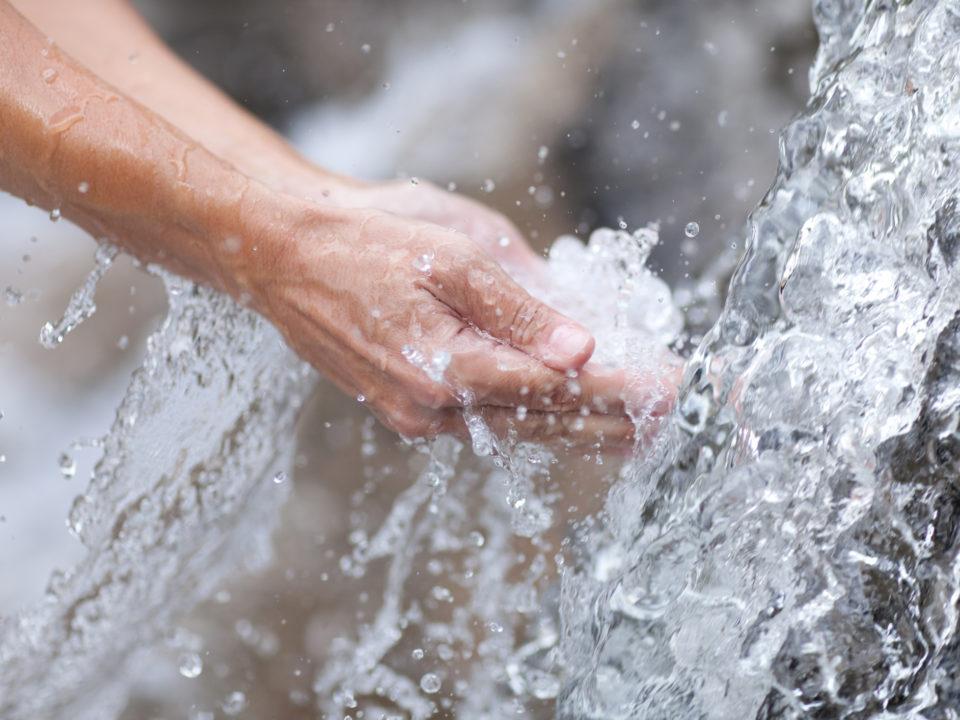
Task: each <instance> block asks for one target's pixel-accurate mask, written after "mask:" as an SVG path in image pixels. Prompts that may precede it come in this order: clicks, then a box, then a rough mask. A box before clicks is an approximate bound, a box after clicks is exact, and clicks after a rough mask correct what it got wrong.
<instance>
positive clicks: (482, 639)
mask: <svg viewBox="0 0 960 720" xmlns="http://www.w3.org/2000/svg"><path fill="white" fill-rule="evenodd" d="M814 12H815V15H816V20H817V23H818V28H819V31H820V35H821V43H822V45H821V49H820V52H819V55H818V58H817V61H816V63H815V65H814V67H813V69H812V71H811V86H812V91H813V97H812V99H811V101H810V104H809V106H808V108H807V109H806V111H805V112H804V113H803V114H801V115H800V116H799V117H798V118H797V119H796V120H795V121H794V122H793V123H791V124H790V125H789V126H788V128H787V129H786V130H785V131H784V132H783V135H782V138H781V159H780V168H779V172H778V175H777V179H776V181H775V183H774V185H773V187H772V188H771V190H770V191H769V192H768V194H767V196H766V197H765V199H764V201H763V203H762V204H761V206H760V207H759V208H758V209H757V210H756V211H755V212H754V213H753V215H752V217H751V218H750V221H749V225H748V228H747V242H746V249H745V254H744V256H743V258H742V260H741V262H740V265H739V267H738V269H737V271H736V273H735V275H734V278H733V281H732V283H731V286H730V290H729V294H728V298H727V301H726V304H725V307H724V308H723V311H722V313H721V315H720V318H719V321H718V322H717V323H716V325H715V326H714V327H713V329H712V330H711V331H710V332H709V333H708V334H707V335H706V337H705V338H704V339H703V341H702V342H701V343H700V344H699V346H698V347H696V348H695V349H694V350H693V351H692V354H691V356H690V358H689V359H688V361H687V363H686V366H685V369H684V381H683V386H682V391H681V395H680V398H679V401H678V404H677V408H676V410H675V412H674V413H673V414H672V415H671V416H670V417H669V418H668V419H667V420H666V421H665V422H664V423H663V426H662V427H661V428H660V431H659V434H658V435H657V436H656V438H655V439H653V440H652V441H648V442H646V443H645V444H644V447H643V448H642V449H638V452H637V453H636V457H635V458H633V459H632V460H631V461H630V462H629V463H627V464H626V466H625V467H624V468H623V469H622V470H621V471H620V472H619V477H618V479H617V481H616V483H615V484H614V486H613V487H612V488H611V489H610V490H609V493H608V495H607V500H606V504H605V508H604V509H603V510H602V512H600V513H599V514H597V515H595V516H594V517H583V514H582V513H581V512H579V510H578V509H577V508H571V507H567V505H568V503H569V500H568V499H564V489H563V488H560V487H558V486H557V484H556V483H555V482H554V481H553V479H552V477H551V470H552V468H553V467H555V465H556V463H557V462H558V459H557V457H556V455H555V454H554V453H553V452H550V451H548V450H545V449H543V448H540V447H537V446H534V445H527V444H518V443H516V442H512V441H511V440H510V439H509V438H508V439H497V438H495V437H493V436H492V435H491V434H490V433H489V431H488V430H487V429H486V427H485V426H484V425H483V422H482V420H481V419H480V417H479V416H478V415H473V414H470V413H468V420H469V424H470V427H471V430H472V435H473V437H472V440H473V442H472V447H471V445H470V444H464V443H461V442H459V441H457V440H454V439H452V438H441V439H439V440H437V441H434V442H431V443H425V442H419V443H412V444H411V445H410V447H409V449H408V452H409V453H410V455H411V456H413V457H420V458H421V463H420V464H421V466H422V468H423V469H422V471H421V472H419V474H418V475H417V476H416V477H415V478H414V479H413V481H412V482H411V483H410V484H409V486H408V488H407V489H406V490H405V491H404V492H403V493H402V494H401V495H400V496H399V497H398V499H397V500H396V502H395V503H394V504H393V506H392V508H391V509H390V511H389V512H388V513H387V516H386V519H385V520H384V521H383V522H382V523H377V524H376V525H375V526H372V527H371V526H369V525H368V524H366V523H365V522H364V521H363V518H362V517H360V518H359V519H357V520H355V521H354V527H353V531H352V532H351V534H350V543H351V546H350V548H349V550H348V552H346V553H345V554H344V555H343V557H341V558H340V562H339V566H340V572H341V573H342V574H343V575H344V576H346V577H361V576H364V575H365V574H367V573H376V574H377V575H378V576H379V577H382V578H383V589H382V594H381V597H380V602H379V609H378V610H377V611H376V612H375V613H373V615H372V617H371V618H370V620H369V622H368V623H367V624H365V625H364V626H363V627H362V628H361V630H360V632H359V633H358V634H357V635H356V636H346V635H345V636H342V637H340V638H338V639H337V640H336V641H335V643H334V646H333V647H332V648H331V657H330V660H329V661H328V662H327V664H326V665H325V666H324V667H322V668H320V669H319V670H317V672H316V675H315V678H314V681H313V690H314V692H315V698H316V703H317V707H316V711H317V713H318V714H319V716H320V717H326V718H337V719H338V720H339V719H340V718H351V720H359V719H360V718H365V719H367V720H369V719H371V718H373V719H374V720H396V719H399V718H412V719H414V720H427V719H428V718H431V717H434V716H437V715H438V714H439V716H445V717H457V718H464V719H467V720H474V719H475V720H481V719H484V720H486V719H489V720H494V719H496V720H500V719H501V718H504V717H508V716H526V717H549V716H556V717H560V718H569V719H571V720H574V719H576V720H587V719H596V720H601V719H602V720H615V719H616V720H628V719H629V720H633V719H636V718H647V719H651V720H653V719H655V720H660V719H661V718H663V719H668V718H669V719H670V720H683V719H685V718H691V719H693V718H697V719H700V718H705V719H706V718H709V719H711V720H713V719H716V720H720V719H728V718H729V719H731V720H742V719H743V718H750V717H756V718H784V719H786V718H868V717H869V718H876V717H885V718H893V717H904V718H925V719H927V720H933V719H940V718H942V719H944V720H947V719H948V718H957V717H960V710H958V708H960V681H958V680H957V678H958V677H960V638H958V634H957V631H958V613H957V607H958V602H960V555H958V552H957V543H958V539H960V538H958V533H960V517H958V514H960V488H958V477H960V282H958V281H960V277H958V274H960V270H958V269H957V259H958V256H960V207H958V196H960V173H958V172H957V168H956V164H957V162H958V161H960V3H957V2H956V1H955V0H913V1H912V2H911V1H910V0H903V1H900V2H894V1H893V0H868V1H866V2H863V1H860V0H816V1H815V2H814ZM690 232H691V233H695V232H696V230H695V229H691V230H690ZM656 237H657V233H656V229H655V228H652V227H651V228H642V229H640V230H637V231H636V232H627V231H626V230H619V231H616V230H601V231H598V232H597V233H595V234H594V235H593V236H592V238H591V241H590V243H589V245H588V246H584V245H582V244H581V243H580V242H579V241H577V240H574V239H571V238H564V239H561V240H559V241H558V242H557V243H556V244H555V245H554V247H553V250H552V252H551V256H550V263H549V267H550V273H549V277H550V280H549V281H548V282H539V283H535V284H533V285H532V286H531V289H532V290H533V291H534V292H536V293H538V294H540V295H541V296H543V297H544V298H545V299H547V300H548V301H550V302H551V303H553V304H555V305H557V306H558V307H560V308H561V309H563V310H565V311H566V312H569V313H570V314H572V315H574V316H575V317H578V318H579V319H581V320H582V321H583V322H585V323H587V324H588V325H590V326H591V327H592V328H593V329H594V331H595V332H596V334H597V337H598V341H599V345H598V347H599V350H598V358H599V359H600V360H602V361H604V362H608V363H611V364H617V365H626V366H628V367H630V368H631V369H632V371H633V372H634V374H635V376H636V377H637V379H638V382H640V381H642V380H643V379H644V378H648V377H649V376H650V375H651V374H652V373H653V372H654V370H655V368H656V367H657V366H659V365H660V364H661V363H662V362H664V361H667V359H668V354H667V347H669V346H671V345H672V346H673V347H678V346H679V345H678V344H677V343H678V338H679V337H680V336H681V333H682V326H683V316H682V314H681V313H680V311H679V309H678V308H677V306H676V302H675V300H674V298H673V297H672V295H671V292H670V289H669V288H668V287H667V286H666V285H665V284H664V283H663V282H661V281H660V280H659V279H657V278H656V277H655V276H654V275H653V274H652V273H651V272H650V271H649V270H647V269H646V267H645V262H646V259H647V254H648V253H649V250H650V248H651V247H652V244H653V243H655V242H656ZM112 257H113V256H112V253H111V252H110V251H107V250H104V251H103V252H101V253H100V255H99V256H98V266H97V268H96V269H95V271H94V274H93V275H91V279H90V281H89V282H88V283H87V284H86V285H85V286H84V288H82V289H81V291H79V292H78V293H77V295H76V296H75V298H74V299H73V300H72V301H71V303H70V307H69V308H68V312H67V314H66V315H65V316H64V318H63V319H62V320H61V321H60V322H58V323H50V324H49V328H45V329H44V340H45V342H46V343H47V344H49V345H53V346H56V345H58V344H59V340H60V339H62V336H63V334H65V333H66V332H68V331H69V330H70V329H71V328H72V327H74V326H75V325H76V324H78V323H79V322H80V321H82V320H83V319H84V317H87V316H88V315H89V314H91V313H92V312H93V310H94V309H95V308H94V305H93V303H92V290H93V288H92V286H93V285H94V284H95V283H96V280H97V278H98V277H99V275H101V274H103V272H105V271H106V268H107V266H108V265H109V263H110V259H112ZM153 272H155V273H157V274H158V275H160V276H161V277H162V279H163V282H164V283H165V287H166V290H167V294H168V296H169V304H170V307H169V313H168V317H167V319H166V321H165V322H164V323H163V325H162V327H161V328H160V329H159V330H158V331H157V332H156V333H155V334H154V336H153V337H152V338H151V340H150V342H149V345H148V349H147V353H146V357H145V359H144V362H143V364H142V367H141V368H140V369H139V370H138V371H137V372H136V373H135V374H134V376H133V379H132V381H131V383H130V386H129V388H128V390H127V393H126V396H125V398H124V400H123V402H122V404H121V406H120V407H119V409H118V411H117V417H116V421H115V423H114V426H113V428H112V429H111V431H110V432H109V433H108V434H107V436H106V437H105V438H104V439H103V440H102V441H101V443H100V446H101V447H102V451H103V455H102V459H101V460H100V462H99V463H98V464H97V466H96V469H95V471H94V476H93V479H92V481H91V483H90V485H89V487H87V489H86V490H85V492H83V493H82V494H81V495H80V496H79V497H78V499H77V501H76V502H75V504H74V507H73V509H72V510H71V512H70V516H69V524H70V527H71V529H72V531H73V532H74V533H75V534H76V536H77V537H78V538H79V540H80V541H81V542H82V543H83V545H84V546H85V548H86V551H87V555H86V557H85V558H84V559H83V560H82V561H81V562H80V563H79V564H78V565H77V566H76V567H74V568H73V569H71V570H69V571H66V572H62V573H57V574H56V575H55V576H54V577H53V578H52V579H51V582H50V587H49V590H48V593H47V597H46V599H45V600H44V601H43V602H42V603H41V604H40V605H39V606H37V607H34V608H33V609H30V610H28V611H26V612H24V613H23V614H21V615H20V616H17V617H14V618H7V619H5V620H2V621H0V668H2V670H0V717H2V718H4V720H8V719H9V720H34V719H35V718H40V717H43V718H46V717H70V718H85V717H90V718H103V717H109V716H111V715H114V714H116V713H117V712H118V711H119V709H120V708H121V707H122V706H123V703H124V701H125V692H126V690H125V678H124V673H123V672H122V670H123V668H124V667H125V665H126V663H127V662H128V659H129V658H130V656H131V655H132V654H135V653H136V652H137V651H138V650H139V649H140V648H142V647H146V646H149V645H150V644H151V643H153V642H155V641H156V639H157V638H158V637H159V636H160V635H161V634H162V633H163V632H164V631H165V630H166V629H167V628H169V627H170V626H171V625H172V624H173V623H174V622H175V620H176V618H177V617H179V616H180V615H181V614H182V613H184V612H186V611H187V610H188V609H189V608H190V607H192V606H193V605H194V604H195V603H197V602H198V601H200V600H201V599H203V598H205V597H207V596H208V595H210V594H211V593H212V592H213V590H214V589H215V588H216V587H217V583H219V582H220V581H221V580H222V578H223V577H225V576H226V575H227V574H228V573H230V572H234V571H235V570H236V568H237V567H238V566H241V567H244V568H246V569H247V570H251V571H252V570H255V569H256V568H257V567H258V566H259V565H262V564H263V563H265V562H267V561H268V560H269V557H270V550H269V542H268V540H269V534H270V530H271V528H272V526H273V524H274V523H275V521H276V517H277V514H278V510H279V508H280V506H281V505H282V503H283V501H284V499H285V498H286V497H287V492H288V490H287V488H288V486H289V484H288V483H283V482H273V480H274V479H275V478H276V477H278V473H281V472H286V471H288V470H289V466H290V461H291V457H292V452H293V440H294V437H293V428H294V423H295V420H296V417H297V414H298V410H299V409H300V407H301V405H302V404H303V402H304V401H305V399H306V397H307V396H308V394H309V393H310V391H311V389H312V387H313V385H314V381H315V377H314V374H313V372H312V371H311V370H309V369H308V368H306V367H305V366H304V365H303V364H302V363H301V362H299V361H298V360H297V359H296V358H295V357H294V356H293V355H292V354H291V353H290V351H289V350H287V349H286V348H285V347H284V345H283V343H282V342H281V341H280V339H279V337H278V336H277V334H276V333H275V332H274V331H273V330H272V329H271V328H270V327H269V326H267V325H266V324H265V323H264V322H262V321H261V320H260V319H258V318H257V317H256V316H254V315H252V314H251V313H249V312H247V311H245V310H243V309H242V308H239V307H237V306H236V305H234V304H233V303H232V302H231V301H229V300H227V299H225V298H223V297H220V296H217V295H216V294H214V293H211V292H209V291H206V290H204V289H202V288H197V287H195V286H194V285H192V284H190V283H187V282H185V281H182V280H179V279H177V278H173V277H170V276H168V275H165V274H164V273H162V272H160V271H158V270H153ZM687 295H688V294H687ZM54 351H55V352H60V351H61V350H59V349H55V350H54ZM411 358H412V359H411V361H412V362H415V364H416V362H418V361H423V358H419V359H418V358H417V357H414V356H413V355H411ZM424 362H425V361H424ZM423 369H424V371H425V372H430V373H436V374H437V375H438V376H439V377H442V372H443V367H442V363H441V364H440V366H437V365H436V364H435V363H426V364H425V365H424V368H423ZM571 382H575V378H571ZM631 412H632V414H633V415H634V417H635V419H636V420H637V422H638V424H640V425H641V426H643V427H644V428H649V426H650V418H649V414H650V408H649V407H643V406H634V407H631ZM522 421H523V418H522V413H521V414H520V415H518V422H522ZM601 449H602V448H594V449H592V450H590V451H588V452H586V453H584V455H583V457H582V458H581V460H582V461H583V462H586V463H593V464H603V463H610V462H611V460H610V459H609V458H605V457H604V454H603V453H602V452H601ZM477 456H479V459H478V457H477ZM280 477H282V476H280ZM234 700H236V704H237V707H239V706H240V704H241V703H240V699H238V698H234ZM224 711H225V712H226V709H225V710H224ZM238 712H239V710H238ZM228 714H233V713H228ZM211 717H212V716H211Z"/></svg>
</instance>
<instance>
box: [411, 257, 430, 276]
mask: <svg viewBox="0 0 960 720" xmlns="http://www.w3.org/2000/svg"><path fill="white" fill-rule="evenodd" d="M435 258H436V256H435V255H434V254H433V253H432V252H428V253H423V254H422V255H417V257H415V258H414V259H413V262H412V264H413V267H415V268H416V269H417V270H419V271H420V272H422V273H427V274H428V275H429V274H430V271H431V270H432V269H433V261H434V259H435Z"/></svg>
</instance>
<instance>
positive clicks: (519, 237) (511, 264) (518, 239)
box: [340, 180, 544, 273]
mask: <svg viewBox="0 0 960 720" xmlns="http://www.w3.org/2000/svg"><path fill="white" fill-rule="evenodd" d="M340 198H341V202H342V203H344V204H345V205H346V206H348V207H354V208H364V207H366V208H377V209H379V210H385V211H387V212H389V213H392V214H394V215H399V216H402V217H407V218H412V219H415V220H424V221H426V222H429V223H433V224H434V225H439V226H441V227H444V228H449V229H451V230H456V231H458V232H461V233H463V234H464V235H466V236H467V237H468V238H470V239H471V240H473V241H474V242H475V243H476V244H477V245H479V246H480V248H481V249H482V250H484V251H485V252H486V253H487V254H488V255H489V256H490V257H492V258H493V259H494V260H496V261H497V262H498V263H499V264H500V265H502V266H503V267H504V268H506V269H507V270H510V271H521V272H526V273H530V272H534V273H536V272H541V271H542V270H543V268H544V261H543V258H541V257H540V256H539V255H537V253H536V252H534V251H533V249H532V248H531V247H530V245H528V244H527V241H526V239H525V238H524V236H523V234H522V233H521V232H520V231H519V230H518V229H517V227H516V225H514V224H513V223H512V222H511V221H510V220H509V219H508V218H507V217H505V216H504V215H503V214H502V213H499V212H497V211H496V210H493V209H492V208H489V207H487V206H486V205H483V204H482V203H479V202H476V201H475V200H471V199H470V198H467V197H465V196H463V195H458V194H457V193H454V192H449V191H447V190H443V189H441V188H439V187H437V186H436V185H434V184H433V183H429V182H425V181H423V180H418V181H413V180H395V181H391V182H384V183H373V184H366V185H362V186H357V187H353V188H350V189H349V190H348V191H345V192H342V193H341V195H340Z"/></svg>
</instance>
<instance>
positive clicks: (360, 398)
mask: <svg viewBox="0 0 960 720" xmlns="http://www.w3.org/2000/svg"><path fill="white" fill-rule="evenodd" d="M366 401H367V397H366V395H364V394H363V393H361V394H359V395H357V402H359V403H362V402H366Z"/></svg>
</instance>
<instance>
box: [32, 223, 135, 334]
mask: <svg viewBox="0 0 960 720" xmlns="http://www.w3.org/2000/svg"><path fill="white" fill-rule="evenodd" d="M58 212H59V211H58ZM116 256H117V249H116V248H115V247H114V246H113V245H100V246H98V247H97V252H96V255H95V261H96V264H95V265H94V268H93V270H91V271H90V274H89V275H87V279H86V280H84V281H83V285H81V286H80V287H79V288H77V290H76V291H75V292H74V293H73V295H72V296H71V297H70V302H69V303H68V304H67V309H66V310H65V311H64V313H63V317H61V318H60V319H59V320H58V321H57V322H56V323H52V322H45V323H44V324H43V327H42V328H40V344H41V345H43V346H44V347H45V348H47V349H50V350H52V349H54V348H57V347H59V345H60V343H62V342H63V340H64V338H66V336H67V335H69V334H70V333H71V332H73V331H74V330H75V329H76V328H77V326H79V325H80V323H82V322H83V321H84V320H87V319H89V318H90V317H92V316H93V314H94V313H95V312H96V311H97V304H96V301H95V296H96V293H97V284H98V283H99V282H100V280H101V279H102V278H103V276H104V275H105V274H106V272H107V270H109V269H110V265H112V264H113V260H114V258H116Z"/></svg>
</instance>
